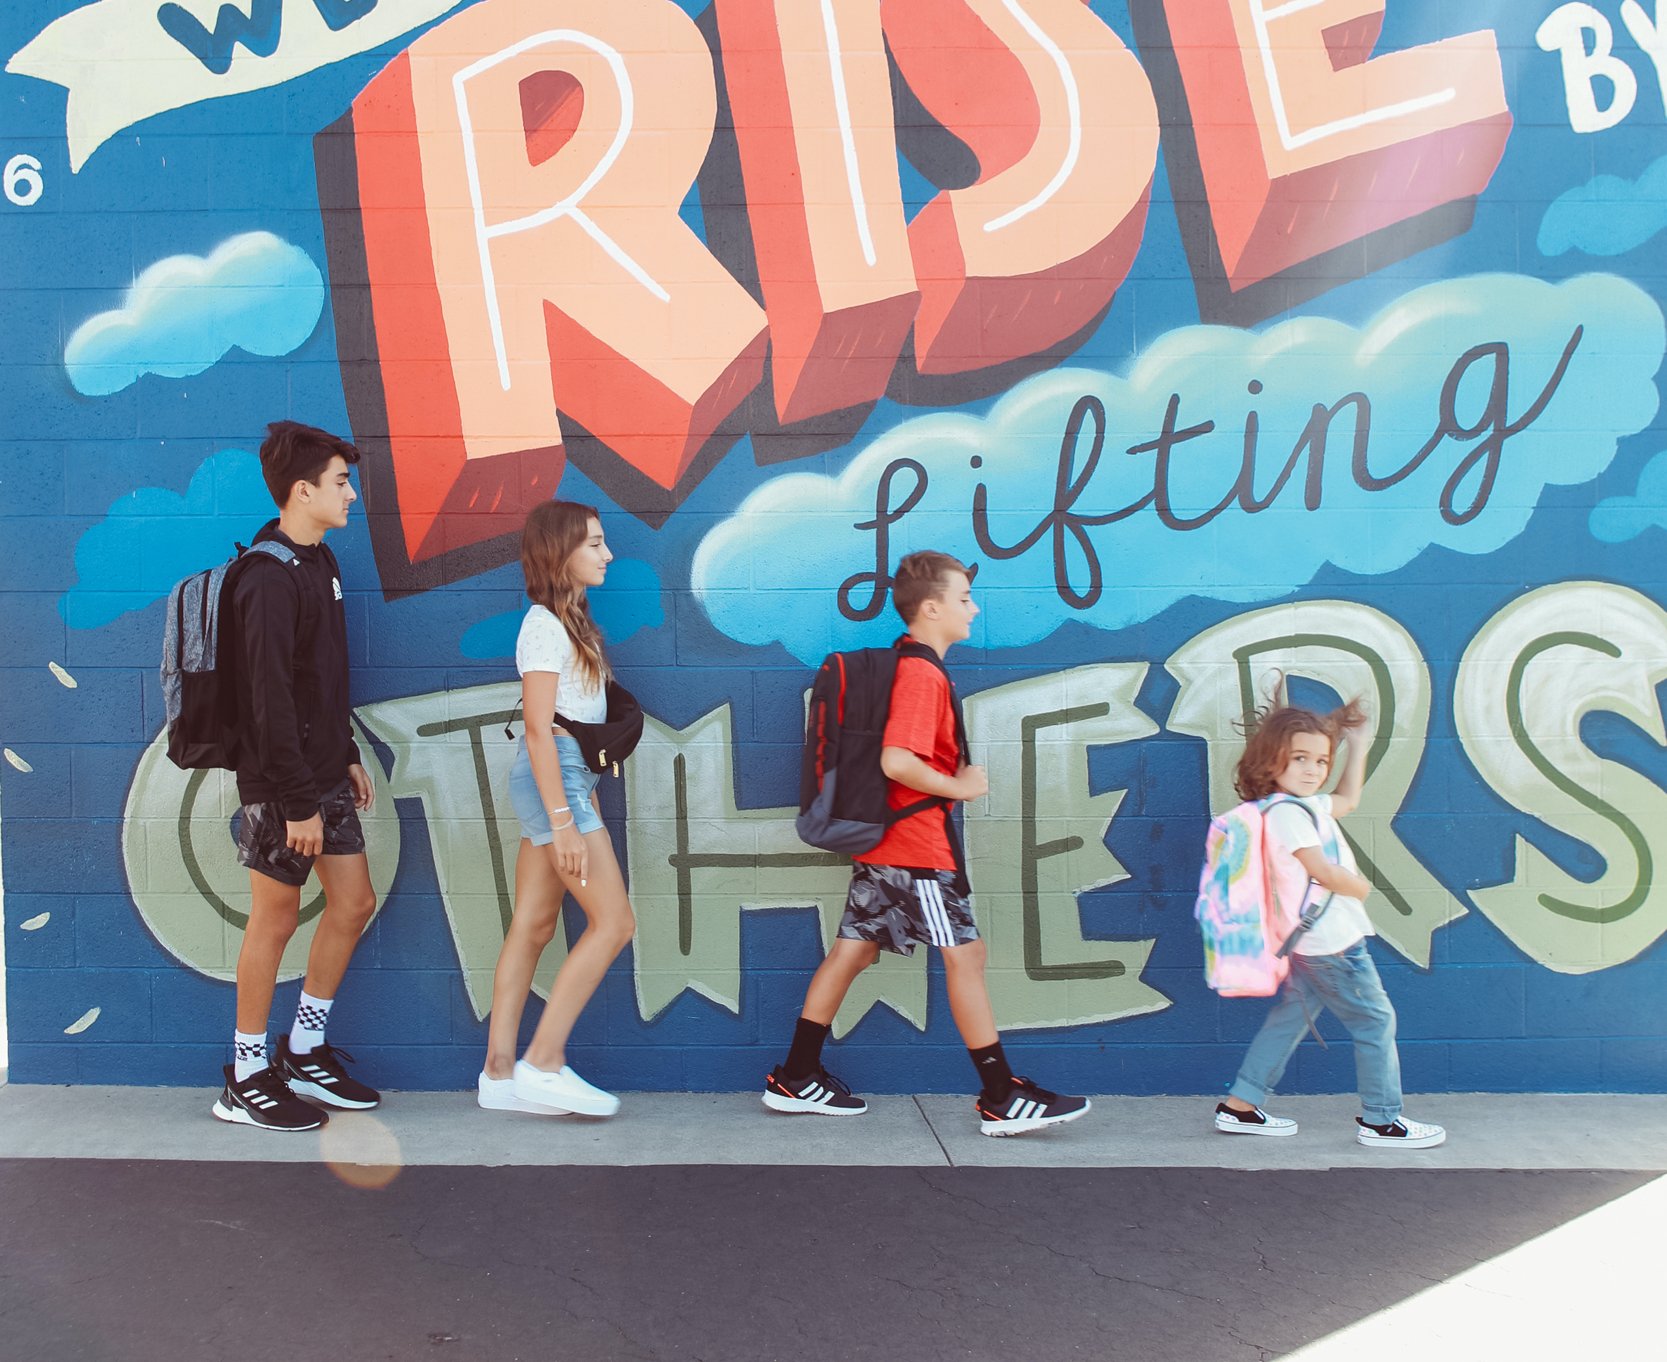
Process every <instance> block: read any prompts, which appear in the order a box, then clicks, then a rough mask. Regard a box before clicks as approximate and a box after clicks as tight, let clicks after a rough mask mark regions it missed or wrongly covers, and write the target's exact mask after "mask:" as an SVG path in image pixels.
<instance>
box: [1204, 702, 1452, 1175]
mask: <svg viewBox="0 0 1667 1362" xmlns="http://www.w3.org/2000/svg"><path fill="white" fill-rule="evenodd" d="M1367 728H1368V724H1367V720H1366V714H1365V711H1364V710H1363V709H1362V708H1361V707H1360V705H1359V703H1358V702H1356V701H1352V700H1351V701H1350V702H1349V703H1348V704H1346V705H1344V706H1342V708H1340V709H1336V710H1333V711H1332V712H1331V713H1330V714H1325V715H1321V714H1316V713H1315V712H1314V711H1313V710H1309V709H1299V708H1296V707H1294V706H1291V705H1280V706H1277V707H1274V708H1271V709H1269V710H1267V711H1266V712H1264V713H1261V714H1259V715H1257V716H1255V717H1254V718H1253V719H1252V720H1251V722H1250V723H1249V724H1248V725H1247V739H1248V740H1247V742H1246V744H1245V750H1244V755H1243V756H1242V757H1241V758H1240V759H1239V769H1238V773H1237V775H1236V778H1235V780H1234V785H1235V787H1236V788H1237V790H1238V792H1239V796H1240V798H1242V799H1254V800H1265V801H1268V802H1267V803H1265V804H1264V806H1263V809H1264V812H1263V818H1264V825H1263V826H1264V830H1265V831H1264V835H1265V837H1266V839H1267V852H1268V875H1269V878H1270V880H1271V881H1272V882H1273V887H1274V888H1275V889H1276V891H1277V892H1278V894H1279V895H1280V898H1281V901H1282V902H1293V903H1307V902H1308V901H1309V899H1310V897H1311V896H1313V895H1325V894H1329V895H1331V900H1330V903H1329V904H1328V905H1327V907H1326V908H1325V910H1324V912H1323V913H1322V915H1321V916H1320V918H1319V920H1318V921H1317V922H1316V923H1315V924H1314V925H1313V926H1312V927H1311V928H1310V929H1309V930H1308V931H1307V933H1306V934H1304V935H1303V936H1301V937H1299V938H1298V940H1297V943H1296V945H1295V946H1294V947H1293V949H1292V953H1291V956H1290V963H1291V972H1290V975H1289V976H1288V977H1287V979H1286V981H1285V984H1284V987H1283V988H1281V989H1280V992H1279V996H1278V997H1277V998H1276V999H1275V1000H1274V1004H1273V1010H1272V1011H1271V1012H1269V1013H1268V1016H1267V1020H1266V1021H1264V1022H1263V1023H1262V1029H1261V1030H1260V1031H1258V1032H1257V1033H1256V1038H1255V1039H1254V1040H1253V1041H1251V1042H1250V1048H1249V1050H1247V1051H1246V1052H1245V1057H1244V1063H1243V1064H1242V1065H1240V1067H1239V1073H1238V1077H1237V1078H1235V1079H1234V1080H1233V1083H1232V1086H1231V1087H1229V1088H1228V1090H1227V1091H1228V1097H1227V1100H1226V1101H1224V1102H1221V1103H1218V1104H1217V1106H1216V1116H1215V1127H1216V1129H1217V1130H1219V1131H1222V1132H1223V1133H1224V1134H1229V1135H1295V1134H1296V1133H1297V1123H1296V1122H1295V1121H1293V1120H1291V1119H1290V1118H1289V1117H1284V1116H1270V1115H1268V1114H1267V1113H1266V1112H1264V1111H1263V1110H1262V1109H1261V1107H1260V1105H1259V1104H1260V1103H1261V1102H1262V1101H1263V1100H1265V1098H1266V1097H1267V1095H1268V1093H1270V1092H1272V1091H1273V1089H1274V1088H1275V1086H1276V1085H1277V1084H1278V1083H1279V1080H1280V1078H1281V1077H1283V1076H1284V1073H1285V1066H1286V1064H1287V1063H1289V1061H1290V1058H1291V1055H1292V1054H1293V1053H1294V1052H1295V1050H1296V1048H1297V1044H1298V1042H1300V1041H1301V1040H1302V1036H1303V1032H1304V1031H1305V1030H1306V1029H1307V1027H1308V1026H1309V1024H1310V1019H1311V1018H1317V1017H1318V1015H1319V1013H1320V1011H1321V1010H1322V1009H1323V1008H1328V1007H1329V1008H1330V1009H1331V1010H1332V1012H1333V1013H1335V1014H1336V1016H1337V1019H1338V1020H1339V1021H1341V1022H1342V1023H1343V1025H1344V1026H1345V1027H1347V1028H1348V1032H1349V1036H1350V1038H1351V1039H1352V1040H1353V1042H1354V1062H1355V1077H1356V1080H1357V1082H1358V1084H1359V1088H1360V1105H1361V1115H1359V1116H1357V1117H1356V1118H1355V1124H1356V1127H1357V1129H1356V1131H1355V1138H1356V1139H1357V1140H1358V1141H1359V1142H1360V1143H1361V1144H1363V1145H1367V1146H1369V1147H1371V1148H1375V1149H1427V1148H1429V1147H1430V1146H1432V1145H1438V1144H1440V1143H1441V1142H1442V1141H1443V1140H1445V1139H1446V1138H1447V1132H1446V1131H1444V1130H1443V1129H1442V1128H1441V1127H1440V1126H1437V1125H1430V1124H1428V1123H1426V1122H1423V1121H1408V1120H1405V1119H1404V1118H1403V1117H1402V1115H1401V1060H1400V1055H1399V1053H1398V1051H1397V1050H1396V1048H1395V1009H1394V1007H1392V1006H1391V1005H1390V1002H1389V998H1388V996H1387V995H1386V994H1385V993H1384V991H1383V982H1382V980H1380V979H1379V978H1378V971H1377V966H1376V965H1374V964H1373V963H1372V957H1371V955H1370V953H1369V952H1368V951H1367V949H1366V938H1367V937H1369V936H1372V935H1374V934H1375V933H1374V932H1373V930H1372V920H1371V918H1369V917H1367V916H1366V908H1365V899H1366V896H1367V894H1368V893H1370V892H1371V888H1372V886H1371V882H1370V881H1368V880H1367V879H1366V878H1365V877H1364V876H1363V875H1362V874H1361V873H1360V870H1359V867H1358V866H1357V865H1356V864H1355V859H1354V853H1353V851H1352V850H1351V849H1350V847H1349V844H1348V841H1347V840H1346V839H1345V838H1344V837H1343V833H1342V829H1341V828H1339V827H1338V825H1337V820H1338V819H1339V818H1342V817H1344V816H1345V815H1347V814H1350V813H1352V812H1354V810H1355V809H1356V808H1357V807H1358V806H1359V803H1360V791H1361V787H1362V786H1363V785H1364V784H1365V781H1366V756H1367V752H1368V749H1369V747H1370V743H1369V742H1368V740H1367V736H1368V735H1367ZM1339 741H1342V743H1343V745H1344V750H1345V753H1346V756H1345V759H1344V762H1343V774H1342V776H1341V777H1340V778H1339V780H1338V782H1337V790H1336V793H1335V794H1329V795H1328V794H1322V793H1321V789H1322V787H1323V786H1324V785H1325V783H1326V780H1327V778H1328V777H1329V776H1330V774H1331V768H1332V759H1333V754H1334V749H1335V747H1336V745H1337V743H1338V742H1339ZM1293 916H1295V915H1294V914H1293Z"/></svg>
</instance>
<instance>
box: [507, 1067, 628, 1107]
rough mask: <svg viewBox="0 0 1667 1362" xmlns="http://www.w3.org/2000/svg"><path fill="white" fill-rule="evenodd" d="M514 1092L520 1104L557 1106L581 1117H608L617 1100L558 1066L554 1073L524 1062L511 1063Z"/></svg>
mask: <svg viewBox="0 0 1667 1362" xmlns="http://www.w3.org/2000/svg"><path fill="white" fill-rule="evenodd" d="M512 1082H513V1083H514V1092H515V1095H516V1096H517V1097H519V1098H520V1099H521V1100H522V1101H523V1102H534V1103H536V1104H538V1105H539V1106H543V1107H561V1108H562V1109H563V1110H565V1111H576V1112H578V1113H579V1115H581V1116H612V1115H613V1114H614V1113H615V1112H616V1111H618V1110H619V1098H617V1097H615V1096H614V1095H613V1094H612V1093H611V1092H603V1091H602V1089H601V1088H598V1087H593V1086H592V1085H591V1084H589V1083H587V1082H585V1080H584V1079H582V1078H580V1077H579V1075H578V1074H576V1073H574V1072H573V1069H572V1067H571V1066H570V1065H566V1064H564V1065H562V1067H561V1068H560V1069H558V1070H557V1071H556V1072H555V1073H547V1072H546V1071H545V1070H543V1069H535V1068H533V1066H532V1065H531V1064H529V1063H527V1061H526V1060H524V1059H518V1060H516V1061H515V1077H514V1079H513V1080H512Z"/></svg>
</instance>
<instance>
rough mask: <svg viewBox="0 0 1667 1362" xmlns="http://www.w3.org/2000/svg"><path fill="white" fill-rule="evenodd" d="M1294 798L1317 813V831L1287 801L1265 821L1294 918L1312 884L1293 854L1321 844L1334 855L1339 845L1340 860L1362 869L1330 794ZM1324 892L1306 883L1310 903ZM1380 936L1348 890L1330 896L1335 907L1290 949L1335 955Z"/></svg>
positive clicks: (1356, 870) (1272, 855)
mask: <svg viewBox="0 0 1667 1362" xmlns="http://www.w3.org/2000/svg"><path fill="white" fill-rule="evenodd" d="M1296 802H1297V803H1301V804H1303V805H1306V806H1307V807H1308V808H1310V809H1312V810H1313V811H1314V816H1315V818H1318V819H1319V822H1320V827H1319V829H1316V828H1315V826H1314V819H1312V818H1310V817H1309V816H1308V815H1307V814H1305V813H1304V812H1303V811H1302V810H1301V809H1298V808H1293V807H1292V805H1291V803H1290V802H1288V801H1283V800H1282V801H1281V802H1279V803H1278V804H1275V805H1274V806H1273V807H1272V808H1271V809H1269V810H1268V812H1267V815H1266V819H1265V823H1266V827H1267V830H1268V834H1269V840H1270V846H1269V859H1270V861H1271V862H1272V869H1273V872H1274V874H1275V875H1276V876H1278V881H1279V890H1280V896H1281V902H1282V903H1283V902H1284V900H1285V898H1286V896H1290V899H1291V912H1292V914H1293V916H1294V915H1295V913H1296V907H1295V905H1296V904H1298V903H1300V902H1301V897H1300V895H1301V893H1302V889H1303V886H1306V885H1308V871H1307V870H1305V869H1304V868H1303V865H1302V862H1301V861H1299V860H1297V858H1296V855H1295V853H1296V852H1298V851H1300V850H1302V848H1303V847H1319V848H1320V849H1321V851H1322V852H1324V853H1325V854H1326V856H1327V859H1330V850H1329V847H1335V848H1336V850H1337V864H1338V865H1340V866H1342V867H1343V868H1344V869H1345V870H1352V871H1353V872H1354V873H1355V874H1357V875H1358V874H1359V873H1360V867H1359V866H1357V865H1356V864H1355V859H1354V852H1353V850H1351V849H1350V847H1349V844H1348V841H1347V839H1346V838H1345V837H1344V836H1343V831H1342V829H1341V828H1339V827H1338V826H1337V820H1336V819H1335V818H1333V817H1332V816H1331V796H1330V795H1328V794H1322V795H1313V796H1311V797H1310V798H1308V799H1303V800H1298V801H1296ZM1322 834H1323V835H1322ZM1326 892H1327V891H1326V890H1324V889H1322V888H1321V887H1320V886H1319V885H1317V884H1316V885H1312V886H1308V894H1309V899H1310V901H1311V902H1312V901H1314V900H1315V899H1318V900H1321V901H1323V900H1324V898H1325V896H1326ZM1376 935H1377V933H1376V931H1375V930H1374V929H1373V927H1372V919H1371V918H1369V917H1368V916H1367V915H1366V905H1365V904H1363V903H1362V902H1361V901H1360V900H1359V899H1357V898H1351V897H1349V895H1347V894H1336V895H1333V896H1332V900H1331V906H1330V907H1329V908H1327V909H1326V910H1325V913H1324V914H1323V915H1322V916H1321V918H1320V920H1319V921H1318V922H1316V923H1315V924H1314V926H1313V927H1312V928H1311V929H1310V930H1309V931H1307V932H1305V933H1304V934H1303V935H1302V936H1301V937H1300V938H1298V940H1297V944H1296V945H1295V946H1293V947H1292V950H1294V951H1295V952H1296V953H1297V954H1298V955H1336V954H1337V952H1338V951H1345V950H1347V949H1348V948H1349V947H1350V946H1352V945H1354V943H1355V942H1357V941H1359V940H1360V939H1361V938H1362V937H1367V936H1376Z"/></svg>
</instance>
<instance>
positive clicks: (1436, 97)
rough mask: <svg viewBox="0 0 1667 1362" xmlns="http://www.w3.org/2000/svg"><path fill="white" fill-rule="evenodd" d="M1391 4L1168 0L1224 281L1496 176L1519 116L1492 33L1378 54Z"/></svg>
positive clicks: (1250, 277)
mask: <svg viewBox="0 0 1667 1362" xmlns="http://www.w3.org/2000/svg"><path fill="white" fill-rule="evenodd" d="M1385 4H1386V0H1163V5H1164V11H1165V13H1166V15H1167V18H1168V23H1169V30H1170V35H1171V37H1172V38H1173V40H1174V45H1175V56H1176V60H1177V62H1178V64H1179V66H1180V71H1181V79H1182V81H1183V83H1184V84H1185V87H1186V92H1187V102H1188V104H1189V105H1190V107H1191V110H1192V118H1193V136H1194V139H1195V144H1196V147H1197V155H1198V164H1199V169H1200V171H1201V172H1202V175H1203V180H1204V186H1205V190H1206V192H1207V194H1208V196H1209V202H1210V213H1211V219H1212V222H1213V224H1214V230H1215V235H1216V240H1217V243H1218V246H1219V248H1220V253H1221V258H1222V263H1223V266H1224V268H1225V271H1226V276H1227V281H1228V283H1229V285H1230V286H1231V287H1232V288H1233V289H1235V290H1236V289H1243V288H1246V287H1248V286H1250V285H1252V284H1255V283H1258V282H1260V281H1262V280H1264V279H1267V278H1269V277H1271V276H1272V275H1275V274H1278V273H1280V272H1281V271H1283V270H1287V269H1289V268H1291V267H1292V266H1293V265H1296V264H1298V263H1299V262H1301V261H1304V260H1310V259H1313V258H1314V257H1315V256H1318V255H1321V254H1323V253H1324V252H1326V251H1329V250H1332V249H1334V248H1336V247H1338V246H1341V245H1345V244H1347V243H1348V242H1351V241H1357V240H1359V239H1360V238H1362V237H1365V236H1368V235H1370V234H1371V233H1373V232H1376V231H1380V230H1382V229H1384V228H1386V227H1390V226H1393V225H1395V224H1397V223H1401V222H1406V221H1408V220H1410V219H1412V218H1414V217H1417V216H1418V215H1419V214H1422V213H1425V212H1428V211H1429V210H1431V209H1433V208H1437V207H1440V206H1441V205H1443V204H1449V203H1455V202H1457V201H1459V200H1461V199H1466V198H1472V197H1474V196H1476V195H1478V194H1480V193H1481V192H1482V190H1483V189H1485V188H1486V187H1487V184H1488V181H1489V180H1490V179H1492V177H1493V172H1494V171H1495V170H1496V169H1497V168H1498V165H1499V160H1500V157H1501V156H1503V155H1504V151H1505V142H1506V139H1507V138H1508V137H1509V136H1510V130H1511V115H1510V110H1509V108H1508V107H1507V105H1506V103H1505V87H1504V78H1503V74H1502V72H1501V68H1500V62H1499V48H1498V45H1497V43H1496V42H1495V40H1494V35H1493V34H1492V33H1491V32H1480V33H1468V34H1464V35H1462V36H1460V37H1455V38H1448V39H1445V40H1443V41H1441V42H1437V43H1430V44H1427V45H1425V46H1422V47H1415V48H1411V49H1409V50H1407V51H1404V52H1394V53H1387V54H1385V55H1383V56H1378V57H1374V56H1372V55H1371V54H1372V49H1373V46H1374V45H1375V44H1376V42H1377V40H1378V36H1379V33H1380V31H1381V29H1382V27H1383V16H1384V8H1385Z"/></svg>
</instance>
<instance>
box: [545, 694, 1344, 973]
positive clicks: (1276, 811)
mask: <svg viewBox="0 0 1667 1362" xmlns="http://www.w3.org/2000/svg"><path fill="white" fill-rule="evenodd" d="M575 717H577V716H575ZM1299 802H1301V803H1303V804H1306V805H1307V806H1308V807H1309V808H1310V809H1312V810H1313V812H1314V815H1315V817H1316V818H1318V819H1319V824H1320V826H1319V828H1316V827H1315V826H1314V819H1313V818H1310V817H1309V816H1308V815H1307V814H1305V813H1304V812H1303V811H1302V810H1301V809H1295V808H1292V807H1291V805H1290V804H1289V803H1285V802H1281V803H1278V804H1275V805H1274V806H1273V807H1272V808H1271V809H1269V810H1268V813H1267V829H1268V832H1269V833H1270V834H1271V840H1272V843H1273V845H1272V846H1271V847H1270V848H1269V850H1270V852H1271V856H1270V860H1271V861H1272V869H1273V872H1274V874H1275V875H1277V876H1278V877H1279V885H1280V897H1281V899H1282V900H1283V899H1285V898H1286V897H1287V896H1288V897H1289V898H1290V900H1291V902H1292V903H1293V904H1295V903H1298V902H1301V900H1302V896H1303V893H1304V892H1306V893H1307V894H1308V896H1309V897H1310V898H1320V899H1323V898H1325V896H1326V891H1325V890H1324V889H1321V888H1320V887H1319V886H1318V885H1314V886H1310V885H1309V884H1308V872H1307V871H1306V870H1304V869H1303V867H1302V862H1301V861H1299V860H1297V858H1296V854H1295V853H1296V852H1298V851H1300V850H1302V848H1303V847H1319V848H1320V849H1321V851H1322V852H1324V851H1325V850H1326V843H1328V842H1329V843H1330V845H1331V846H1333V847H1335V848H1336V849H1337V863H1338V864H1339V865H1341V866H1342V867H1343V869H1345V870H1352V871H1353V872H1354V873H1355V874H1357V875H1358V874H1359V873H1360V867H1359V866H1358V865H1356V864H1355V859H1354V852H1353V851H1352V850H1351V849H1350V847H1349V844H1348V841H1347V839H1346V838H1344V836H1343V831H1342V829H1341V828H1339V827H1338V826H1337V820H1336V818H1334V817H1333V816H1332V813H1331V796H1330V795H1327V794H1322V795H1313V796H1311V797H1310V798H1308V799H1304V800H1301V801H1299ZM1322 831H1323V833H1324V837H1323V838H1322V836H1321V833H1322ZM1293 912H1294V909H1293ZM1374 935H1376V933H1375V932H1374V931H1373V929H1372V919H1371V918H1369V917H1368V916H1367V915H1366V905H1365V904H1363V903H1362V902H1361V901H1360V900H1359V899H1357V898H1351V897H1350V896H1349V895H1347V894H1336V895H1334V896H1333V897H1332V900H1331V906H1330V907H1328V908H1327V909H1326V910H1325V913H1324V914H1323V915H1322V916H1321V918H1320V920H1319V921H1318V922H1316V923H1315V924H1314V926H1313V927H1312V928H1311V929H1310V930H1309V931H1308V932H1306V933H1305V934H1304V935H1303V937H1302V938H1301V940H1299V941H1298V942H1297V944H1296V945H1295V946H1294V947H1293V948H1292V949H1293V950H1295V951H1296V953H1297V954H1298V955H1336V954H1337V952H1338V951H1345V950H1347V949H1348V948H1349V947H1350V946H1352V945H1354V943H1355V942H1357V941H1359V940H1360V939H1361V938H1362V937H1367V936H1374Z"/></svg>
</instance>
